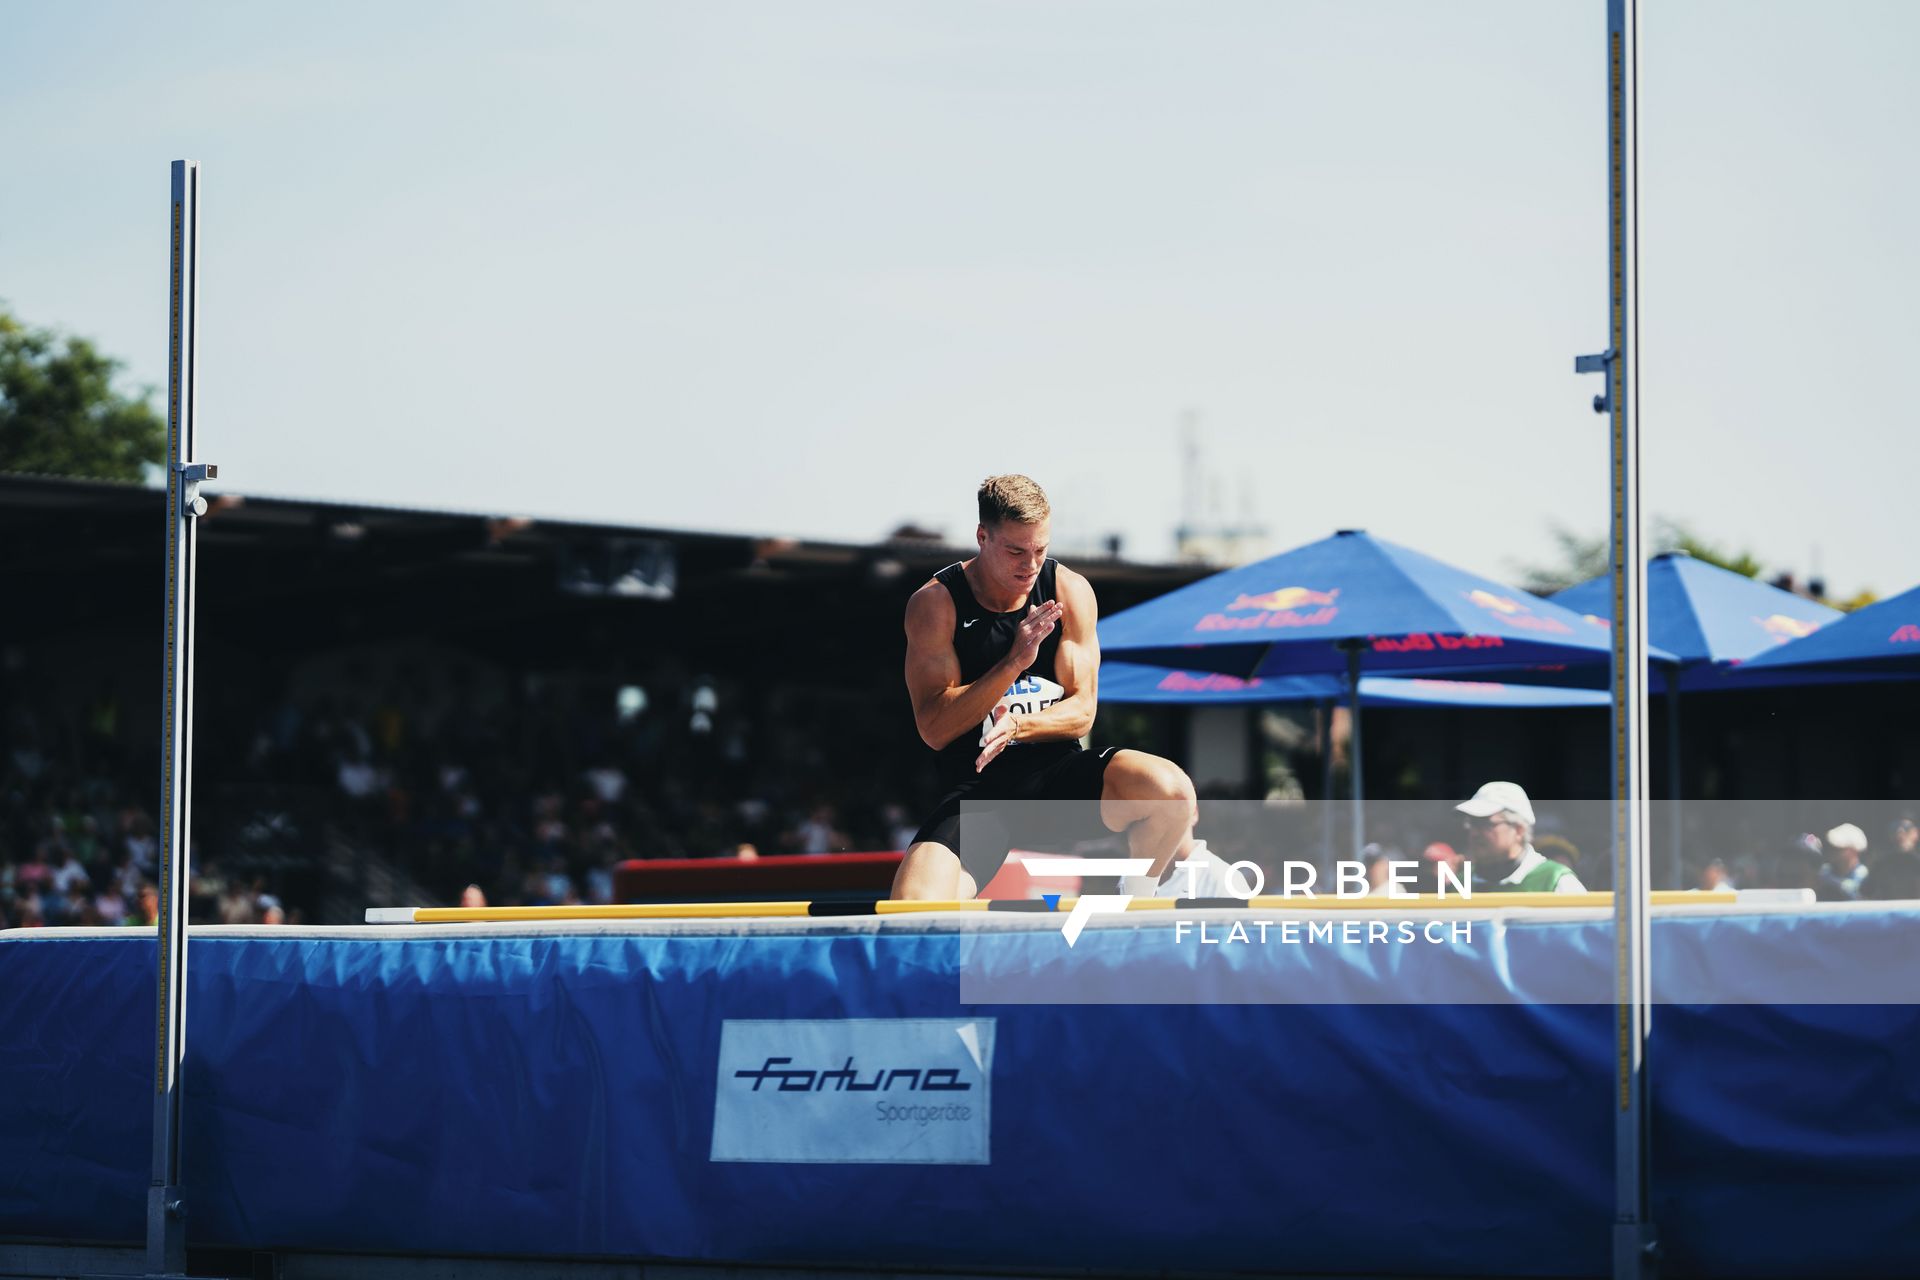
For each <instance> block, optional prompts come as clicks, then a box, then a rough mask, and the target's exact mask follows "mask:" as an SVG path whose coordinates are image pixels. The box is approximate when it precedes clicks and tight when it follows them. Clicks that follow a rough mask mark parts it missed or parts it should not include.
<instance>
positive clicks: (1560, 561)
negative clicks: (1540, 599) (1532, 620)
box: [1520, 524, 1611, 596]
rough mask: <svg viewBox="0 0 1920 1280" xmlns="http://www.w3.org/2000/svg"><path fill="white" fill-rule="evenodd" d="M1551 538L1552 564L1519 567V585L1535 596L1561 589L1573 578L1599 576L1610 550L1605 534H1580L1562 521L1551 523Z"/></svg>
mask: <svg viewBox="0 0 1920 1280" xmlns="http://www.w3.org/2000/svg"><path fill="white" fill-rule="evenodd" d="M1551 532H1552V534H1553V541H1554V545H1555V547H1556V548H1557V549H1558V551H1559V555H1558V557H1557V558H1556V559H1555V560H1554V561H1553V562H1552V563H1551V564H1538V565H1530V566H1527V567H1525V568H1522V569H1521V570H1520V586H1521V587H1522V588H1524V589H1525V590H1528V591H1531V592H1533V594H1535V595H1537V596H1550V595H1552V594H1553V593H1554V592H1556V591H1564V590H1565V589H1566V588H1568V587H1570V586H1572V585H1573V584H1574V583H1576V582H1585V581H1586V580H1587V579H1588V578H1594V577H1598V576H1599V575H1601V574H1603V573H1605V572H1606V571H1607V560H1608V557H1609V555H1610V554H1611V553H1610V551H1609V549H1608V545H1607V539H1606V537H1605V535H1602V536H1600V537H1595V538H1587V537H1582V536H1581V535H1580V534H1578V533H1575V532H1574V531H1573V530H1572V529H1569V528H1567V527H1566V526H1565V525H1562V524H1555V525H1553V526H1551Z"/></svg>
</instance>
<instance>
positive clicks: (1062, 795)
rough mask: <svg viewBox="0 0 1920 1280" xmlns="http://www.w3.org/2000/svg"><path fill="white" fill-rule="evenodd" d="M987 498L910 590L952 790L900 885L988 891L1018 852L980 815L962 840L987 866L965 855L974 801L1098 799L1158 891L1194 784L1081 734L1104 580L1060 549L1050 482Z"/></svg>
mask: <svg viewBox="0 0 1920 1280" xmlns="http://www.w3.org/2000/svg"><path fill="white" fill-rule="evenodd" d="M979 499H980V527H979V529H978V530H977V531H976V533H975V537H976V538H977V540H978V541H979V544H980V554H979V555H977V556H975V557H974V558H973V559H971V560H966V561H963V562H961V563H959V564H953V565H949V566H947V567H946V568H945V569H942V570H941V571H940V572H939V573H937V574H935V575H934V576H933V579H932V580H931V581H930V582H928V583H927V584H926V585H925V586H923V587H921V588H920V589H919V590H918V591H916V592H914V593H913V598H912V599H911V600H909V601H908V602H907V693H908V695H909V696H910V697H911V698H912V700H913V718H914V723H915V724H916V725H917V726H918V727H919V730H920V737H921V739H922V740H923V741H924V742H925V743H926V744H927V745H928V746H929V747H932V748H933V749H934V751H936V752H938V753H939V754H938V757H937V762H936V767H937V768H938V770H939V774H940V781H941V783H942V784H943V785H944V787H945V788H946V793H947V794H946V797H945V798H944V799H943V800H941V802H940V805H939V807H938V808H936V809H935V810H934V812H933V816H932V817H930V818H928V819H927V821H926V823H925V824H924V825H923V826H922V827H921V828H920V830H919V832H918V833H917V834H916V835H915V836H914V838H913V844H912V845H911V846H910V847H909V848H908V849H907V855H906V857H905V859H903V860H902V861H901V863H900V871H899V873H898V874H897V875H896V876H895V877H894V881H893V896H894V897H895V898H896V899H899V898H916V899H923V900H925V899H961V898H971V897H974V896H975V895H976V894H977V893H978V892H979V885H981V884H985V883H986V882H987V881H988V880H989V879H991V878H992V876H993V873H994V872H995V871H996V870H998V868H999V863H1000V861H1002V860H1003V859H1004V858H1005V856H1006V852H1007V851H1006V849H1005V847H1004V846H996V845H995V844H994V842H993V841H991V840H988V841H987V842H985V847H984V848H983V847H981V844H982V842H980V841H978V840H976V839H975V838H974V837H973V834H972V833H973V831H974V828H973V827H972V826H971V825H969V838H968V840H967V844H968V845H969V846H970V847H969V848H968V849H967V850H965V852H966V853H967V855H968V857H969V858H970V859H975V860H977V862H978V865H975V866H972V867H967V866H963V865H962V863H961V857H960V855H961V853H962V852H963V851H962V849H961V844H960V839H959V830H960V806H961V803H962V802H963V801H984V800H1012V801H1029V800H1067V801H1084V802H1093V801H1098V802H1099V815H1100V821H1101V823H1102V824H1103V825H1104V826H1105V827H1106V829H1107V830H1109V831H1125V832H1126V833H1127V845H1128V848H1129V851H1130V853H1131V856H1133V857H1135V858H1147V859H1150V860H1151V861H1152V863H1153V868H1152V870H1151V871H1149V872H1148V873H1147V876H1146V877H1143V878H1141V882H1136V883H1135V884H1133V885H1131V886H1129V888H1130V889H1132V890H1134V891H1146V892H1151V891H1152V887H1153V885H1154V884H1155V883H1157V882H1158V881H1159V879H1160V877H1161V876H1162V875H1163V874H1165V873H1166V872H1167V870H1168V868H1169V867H1170V866H1172V864H1173V863H1174V861H1175V859H1176V858H1185V857H1187V856H1188V853H1189V851H1190V850H1191V849H1192V848H1193V847H1194V845H1195V843H1196V842H1195V841H1194V840H1193V823H1194V819H1195V817H1196V816H1197V813H1198V810H1197V809H1196V807H1195V804H1194V795H1193V783H1192V782H1191V781H1190V780H1189V779H1188V778H1187V775H1186V773H1185V772H1184V771H1182V770H1181V768H1180V767H1179V766H1178V765H1176V764H1174V763H1173V762H1172V761H1171V760H1163V759H1161V758H1160V757H1159V756H1152V755H1148V754H1147V753H1146V752H1144V751H1123V750H1120V749H1119V748H1109V749H1108V750H1106V751H1102V752H1097V753H1096V752H1092V751H1087V750H1084V749H1082V748H1081V746H1080V742H1079V740H1080V738H1082V737H1083V736H1085V734H1086V732H1087V730H1088V729H1090V728H1092V726H1093V715H1094V704H1095V701H1096V698H1097V695H1098V691H1099V680H1100V645H1099V641H1098V640H1097V639H1096V638H1095V633H1094V624H1095V622H1096V621H1097V620H1098V618H1099V608H1098V606H1097V605H1095V603H1094V599H1093V588H1092V587H1091V586H1089V585H1088V583H1087V580H1086V579H1085V578H1083V577H1081V576H1080V575H1079V574H1077V573H1075V572H1074V571H1073V570H1071V569H1069V568H1067V567H1065V566H1064V565H1062V564H1060V563H1058V562H1057V561H1054V560H1050V559H1048V558H1047V539H1048V536H1049V528H1048V526H1049V518H1050V515H1051V512H1050V510H1049V508H1048V506H1047V495H1046V494H1044V493H1042V492H1041V491H1040V486H1039V485H1037V484H1035V483H1034V482H1033V481H1031V480H1029V479H1027V477H1025V476H1015V475H1008V476H993V477H991V478H990V479H988V480H987V481H986V482H985V483H983V484H982V485H981V486H980V494H979ZM976 811H977V809H971V808H970V809H969V811H968V812H969V823H970V824H971V822H972V817H971V815H972V814H973V813H975V812H976ZM982 854H984V855H985V856H984V857H980V856H979V855H982ZM989 861H990V862H991V863H992V865H987V863H988V862H989ZM1186 878H1187V877H1186V874H1185V873H1178V874H1175V875H1174V876H1172V877H1171V879H1169V880H1168V882H1167V883H1168V885H1169V886H1171V887H1173V888H1175V889H1177V888H1179V887H1180V886H1181V885H1182V884H1183V883H1184V882H1185V881H1186Z"/></svg>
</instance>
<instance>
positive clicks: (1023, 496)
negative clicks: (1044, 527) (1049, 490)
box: [980, 475, 1053, 528]
mask: <svg viewBox="0 0 1920 1280" xmlns="http://www.w3.org/2000/svg"><path fill="white" fill-rule="evenodd" d="M1052 514H1053V508H1051V507H1049V506H1048V505H1047V495H1046V493H1045V492H1043V491H1042V490H1041V488H1040V486H1039V485H1037V484H1035V483H1034V482H1033V481H1031V480H1029V479H1028V478H1027V477H1025V476H1015V475H1006V476H988V477H987V478H986V479H985V480H982V481H981V482H980V523H981V524H984V525H986V526H987V527H988V528H992V527H993V526H994V525H997V524H1001V523H1003V522H1005V521H1008V520H1011V521H1013V522H1015V523H1016V524H1039V523H1040V522H1041V521H1042V520H1045V519H1046V518H1047V517H1048V516H1050V515H1052Z"/></svg>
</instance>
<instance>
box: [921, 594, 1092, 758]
mask: <svg viewBox="0 0 1920 1280" xmlns="http://www.w3.org/2000/svg"><path fill="white" fill-rule="evenodd" d="M1060 613H1061V609H1060V602H1059V601H1057V600H1050V601H1048V602H1047V603H1046V604H1043V605H1041V606H1040V607H1039V608H1037V609H1033V610H1031V611H1029V612H1028V614H1027V616H1026V618H1025V619H1024V620H1023V621H1022V622H1021V623H1020V629H1019V630H1018V631H1016V632H1015V633H1014V637H1013V647H1012V648H1011V649H1009V650H1008V651H1007V655H1006V656H1005V657H1004V658H1002V659H1000V661H999V662H997V663H995V664H994V665H993V668H992V669H991V670H990V671H988V672H987V673H986V674H985V675H983V676H981V677H980V678H979V679H978V680H975V681H974V682H973V683H972V684H961V683H960V659H959V656H958V655H956V654H955V653H954V651H953V622H954V611H953V597H952V596H951V595H949V594H948V593H947V589H946V588H945V587H943V586H941V585H940V584H939V583H938V582H929V583H927V585H926V586H924V587H921V588H920V589H919V590H918V591H916V592H914V593H913V598H912V599H910V600H908V601H907V696H908V697H909V698H911V699H912V700H913V722H914V725H915V726H916V727H917V728H918V729H919V730H920V739H921V741H923V742H925V743H926V744H927V745H928V746H930V747H932V748H933V749H934V750H935V751H938V750H940V749H941V748H942V747H945V746H946V745H947V744H949V743H951V742H952V741H953V740H954V739H956V738H958V737H959V736H960V735H961V734H963V733H966V732H968V731H969V730H972V729H975V728H977V727H978V726H979V724H980V722H981V721H982V720H985V719H986V718H987V713H988V712H990V711H991V710H993V704H994V703H996V702H998V701H1000V696H1001V695H1002V694H1004V693H1005V692H1006V691H1007V686H1008V685H1010V684H1012V683H1013V682H1014V681H1015V680H1017V679H1019V678H1020V673H1021V672H1023V671H1025V670H1026V669H1027V668H1028V667H1030V666H1032V665H1033V660H1034V658H1035V656H1036V655H1037V654H1038V653H1039V651H1040V642H1041V641H1042V640H1045V639H1046V638H1047V635H1048V633H1050V632H1051V631H1052V630H1053V628H1054V627H1055V625H1057V624H1058V623H1059V621H1060Z"/></svg>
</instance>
